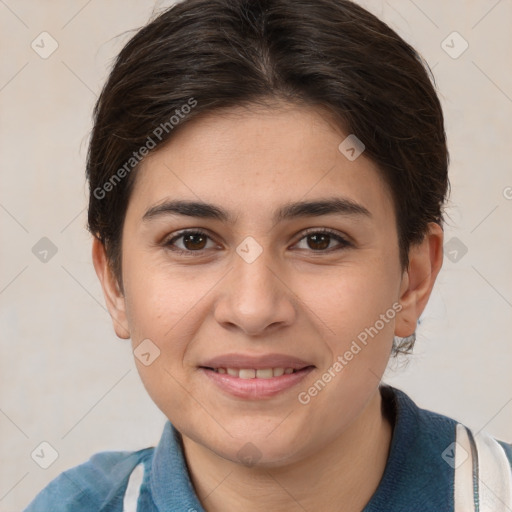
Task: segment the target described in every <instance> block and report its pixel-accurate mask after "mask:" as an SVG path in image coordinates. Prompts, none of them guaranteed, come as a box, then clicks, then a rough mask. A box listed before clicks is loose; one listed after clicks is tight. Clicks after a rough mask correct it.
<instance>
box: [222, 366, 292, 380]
mask: <svg viewBox="0 0 512 512" xmlns="http://www.w3.org/2000/svg"><path fill="white" fill-rule="evenodd" d="M214 371H215V372H217V373H227V374H228V375H232V376H233V377H238V378H240V379H271V378H272V377H280V376H281V375H283V374H287V375H289V374H290V373H294V372H295V371H297V370H294V369H293V368H261V369H258V370H256V369H254V368H241V369H238V368H215V369H214Z"/></svg>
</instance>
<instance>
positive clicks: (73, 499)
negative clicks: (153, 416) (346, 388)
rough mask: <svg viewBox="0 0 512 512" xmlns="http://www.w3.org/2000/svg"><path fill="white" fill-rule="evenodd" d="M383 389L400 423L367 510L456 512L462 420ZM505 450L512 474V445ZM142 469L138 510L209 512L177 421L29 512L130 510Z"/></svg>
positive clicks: (52, 492)
mask: <svg viewBox="0 0 512 512" xmlns="http://www.w3.org/2000/svg"><path fill="white" fill-rule="evenodd" d="M380 389H381V393H382V396H383V406H385V407H386V408H387V410H388V411H389V414H390V417H391V418H393V419H394V421H393V423H394V428H393V437H392V441H391V447H390V453H389V458H388V461H387V464H386V468H385V471H384V474H383V476H382V479H381V481H380V483H379V486H378V488H377V490H376V491H375V493H374V494H373V496H372V498H371V499H370V501H369V503H368V504H367V505H366V507H365V508H364V510H363V511H362V512H411V511H415V512H453V511H454V464H452V463H451V462H452V461H451V457H452V456H453V453H452V451H450V446H451V445H453V443H454V442H455V439H456V427H457V421H455V420H453V419H451V418H448V417H446V416H443V415H441V414H437V413H434V412H431V411H428V410H424V409H420V408H419V407H418V406H417V405H416V404H415V403H414V402H413V401H412V400H411V399H410V398H409V397H408V396H407V395H406V394H405V393H403V392H402V391H400V390H398V389H396V388H393V387H391V386H385V385H383V386H381V388H380ZM498 444H499V447H500V448H499V450H502V451H503V453H504V454H505V457H503V459H504V460H506V461H507V462H508V464H509V465H510V467H511V468H512V445H511V444H507V443H504V442H501V441H498ZM508 464H507V468H508ZM136 467H139V469H140V474H141V477H140V481H139V482H137V489H136V497H135V501H136V505H134V507H135V506H136V508H133V510H137V511H138V512H205V511H204V508H203V507H202V505H201V503H200V501H199V498H198V496H197V495H196V493H195V491H194V488H193V485H192V482H191V480H190V475H189V473H188V470H187V465H186V461H185V458H184V454H183V445H182V442H181V436H180V434H179V432H178V431H177V430H176V429H175V428H174V427H173V425H172V424H171V423H170V422H167V423H166V425H165V428H164V431H163V434H162V437H161V439H160V442H159V444H158V445H157V446H156V447H155V448H146V449H144V450H139V451H136V452H101V453H98V454H96V455H94V456H93V457H91V459H90V460H89V461H87V462H85V463H84V464H81V465H79V466H76V467H75V468H72V469H70V470H68V471H65V472H64V473H62V474H61V475H59V476H58V477H57V478H56V479H55V480H53V481H52V482H51V483H50V484H49V485H48V486H47V487H46V488H44V489H43V490H42V491H41V492H40V493H39V494H38V495H37V496H36V498H35V499H34V501H33V502H32V503H31V504H30V505H29V506H28V507H27V508H26V509H25V511H24V512H95V511H101V512H123V511H126V510H127V508H124V507H125V506H126V501H127V497H126V496H125V495H127V488H129V487H130V486H129V485H128V484H129V480H130V477H131V475H133V474H134V471H133V470H134V468H136ZM142 469H143V471H142ZM507 470H508V469H507ZM511 472H512V469H511ZM511 474H512V473H511ZM130 485H131V484H130ZM129 492H131V491H128V493H129Z"/></svg>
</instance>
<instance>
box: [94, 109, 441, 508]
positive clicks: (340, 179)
mask: <svg viewBox="0 0 512 512" xmlns="http://www.w3.org/2000/svg"><path fill="white" fill-rule="evenodd" d="M345 137H346V134H344V133H343V132H342V131H341V130H340V129H339V128H338V127H337V126H336V125H335V124H334V123H332V122H330V121H329V118H328V117H327V116H326V115H325V114H324V113H322V112H321V111H320V110H318V109H314V108H312V107H311V108H305V107H301V108H298V107H296V106H293V105H284V104H282V105H280V108H273V109H262V108H260V109H256V108H254V109H252V110H247V109H241V108H237V109H232V110H231V111H230V112H226V113H223V114H222V115H220V114H219V113H217V114H215V115H207V116H202V117H198V118H196V119H194V120H193V121H191V122H190V123H188V124H186V125H184V126H183V127H182V128H181V129H180V130H179V131H177V132H176V133H175V134H174V135H173V138H172V139H171V141H170V142H169V143H168V144H167V145H166V146H165V147H163V148H161V149H160V150H158V151H156V152H155V153H152V154H151V155H149V156H148V157H147V158H146V159H145V160H144V161H143V162H142V165H141V167H140V168H139V170H138V171H137V173H138V174H137V179H136V182H135V187H134V190H133V193H132V196H131V199H130V202H129V205H128V209H127V212H126V219H125V224H124V228H123V242H122V254H123V258H122V272H123V283H122V284H123V287H122V288H121V287H120V286H119V284H118V283H117V282H116V279H115V277H114V276H113V275H112V273H111V272H110V270H109V265H108V261H107V259H106V256H105V251H104V248H103V246H102V244H101V243H100V242H98V240H96V239H95V240H94V241H93V262H94V266H95V269H96V272H97V274H98V277H99V279H100V281H101V284H102V287H103V291H104V294H105V299H106V303H107V306H108V309H109V312H110V314H111V316H112V319H113V325H114V328H115V331H116V334H117V335H118V336H119V337H120V338H124V339H127V338H131V339H132V345H133V348H135V347H137V346H138V345H139V343H141V341H142V340H144V339H148V338H149V339H150V340H151V341H152V342H153V343H154V344H155V345H156V346H158V348H159V349H160V351H161V352H160V356H159V357H157V358H156V359H155V361H154V362H153V363H152V364H150V365H149V366H145V365H143V364H142V363H141V362H140V361H139V360H138V359H135V361H136V364H137V368H138V371H139V373H140V376H141V378H142V381H143V383H144V385H145V387H146V389H147V391H148V393H149V395H150V396H151V398H152V399H153V400H154V402H155V403H156V404H157V405H158V407H159V408H160V409H161V410H162V411H163V412H164V414H165V415H166V416H167V417H168V418H169V420H170V421H171V422H172V423H173V425H174V426H175V427H176V428H177V429H178V430H179V431H180V432H181V434H182V438H183V445H184V450H185V456H186V459H187V464H188V467H189V471H190V474H191V478H192V481H193V484H194V487H195V489H196V492H197V494H198V496H199V497H200V499H201V500H202V503H203V506H204V508H205V509H206V510H207V511H209V512H213V511H221V510H222V511H223V512H226V511H227V512H230V511H235V510H236V511H238V510H246V511H248V512H253V511H254V512H255V511H268V510H275V511H281V510H282V511H285V510H286V511H294V510H297V511H299V510H322V511H326V512H329V511H338V510H339V509H340V508H339V507H340V503H342V504H343V510H344V511H348V512H350V511H354V512H355V511H360V510H362V508H364V506H365V504H366V503H367V502H368V501H369V499H370V498H371V496H372V494H373V493H374V492H375V490H376V488H377V486H378V484H379V481H380V479H381V477H382V474H383V472H384V468H385V465H386V460H387V457H388V454H389V446H390V442H391V438H392V426H391V425H390V422H389V421H388V419H387V418H386V417H385V416H384V415H383V413H382V410H381V395H380V393H379V390H378V386H379V383H380V379H381V376H382V374H383V372H384V370H385V368H386V366H387V363H388V359H389V355H390V351H391V347H392V340H393V336H394V335H396V336H401V337H405V336H409V335H411V334H412V333H413V332H414V330H415V328H416V322H417V320H418V318H419V316H420V314H421V312H422V311H423V310H424V308H425V306H426V304H427V301H428V298H429V296H430V293H431V290H432V287H433V285H434V282H435V279H436V277H437V274H438V272H439V270H440V268H441V265H442V245H443V232H442V229H441V227H440V226H438V225H437V224H430V225H429V232H428V233H427V235H426V236H425V238H424V240H423V242H422V243H420V244H417V245H414V246H412V247H411V249H410V252H409V258H410V265H409V268H408V269H407V270H403V269H402V268H401V266H400V263H399V251H398V240H397V230H396V221H395V214H394V207H393V202H392V199H391V195H390V191H389V189H388V187H387V185H386V184H385V183H384V181H383V180H382V178H381V176H380V173H379V170H378V169H377V167H376V166H375V164H373V163H372V161H370V160H369V159H368V158H366V156H365V154H364V153H363V154H362V155H361V156H360V157H358V158H357V159H356V160H355V161H349V160H348V159H347V158H346V157H345V156H344V155H343V154H342V153H341V152H340V151H339V150H338V145H339V144H340V142H341V141H343V140H344V139H345ZM334 196H336V197H344V198H348V199H350V200H352V201H354V202H357V203H359V204H361V205H363V206H364V207H365V208H366V209H367V210H368V211H369V212H370V214H371V215H370V216H364V215H346V214H328V215H321V216H316V217H301V218H294V219H289V220H285V221H282V222H279V223H278V224H277V225H273V223H272V216H273V213H274V211H276V210H277V209H278V208H279V207H281V206H283V205H284V204H285V203H288V202H292V201H305V200H308V201H309V200H320V199H326V198H331V197H334ZM166 199H189V200H194V201H199V200H200V201H205V202H208V203H213V204H215V205H217V206H219V207H222V208H225V209H227V210H228V211H229V212H231V213H232V215H233V217H234V222H233V223H228V222H224V221H221V220H217V219H204V218H194V217H186V216H177V215H166V216H160V217H155V218H153V219H151V220H149V221H144V220H143V219H142V217H143V215H144V213H145V212H146V211H147V210H148V209H149V208H150V207H152V206H155V205H158V204H160V203H161V202H162V201H164V200H166ZM184 228H201V229H202V230H204V231H207V234H208V235H209V238H206V239H199V242H198V241H197V238H196V239H195V240H194V241H192V242H188V243H186V242H185V239H184V238H183V237H182V238H179V239H177V240H176V241H175V242H174V244H175V247H178V248H181V249H182V250H188V252H189V253H192V252H193V251H194V250H195V251H196V252H195V253H194V254H195V255H194V254H192V255H180V254H177V253H175V252H173V251H172V250H171V249H170V248H169V246H167V247H166V246H165V242H166V241H169V240H170V239H171V238H172V236H174V235H176V233H177V232H178V231H179V230H182V229H184ZM308 228H318V230H320V231H321V230H323V229H326V228H327V229H331V230H334V231H335V232H336V233H337V234H339V235H340V236H342V237H344V238H346V239H347V240H349V241H350V242H351V245H350V246H343V245H341V244H340V243H339V242H338V241H337V240H336V239H334V238H330V239H329V238H327V242H326V244H325V245H324V246H322V245H321V244H320V249H318V247H319V245H318V242H317V245H315V243H314V241H312V240H311V236H309V237H308V236H306V235H305V234H304V231H305V230H306V229H308ZM313 232H315V231H314V230H313ZM317 232H318V231H317ZM309 235H311V233H309ZM247 236H251V237H253V238H254V239H255V240H256V241H257V243H258V244H259V246H260V247H261V249H262V253H261V254H260V256H259V257H258V258H257V259H256V260H255V261H253V262H252V263H248V262H246V261H245V260H244V259H242V258H241V257H240V256H239V255H238V254H237V252H236V248H237V247H238V246H239V245H240V244H241V242H242V241H243V240H244V239H245V238H246V237H247ZM326 246H327V248H325V247H326ZM197 248H199V249H202V250H200V251H199V252H197ZM198 254H199V255H198ZM121 289H122V290H123V292H124V293H122V292H121V291H120V290H121ZM398 303H399V304H400V306H401V310H400V312H399V313H398V314H396V316H395V317H394V319H393V320H391V321H389V322H388V323H386V324H385V326H384V328H382V329H381V330H380V331H379V332H378V334H377V335H376V336H374V337H373V338H370V341H369V342H368V344H367V345H366V346H364V348H363V349H362V350H361V351H360V352H359V353H358V354H357V355H355V356H354V357H353V359H352V360H351V361H350V362H348V364H347V365H346V366H345V367H344V368H343V370H342V371H340V372H338V373H337V374H336V377H334V378H332V380H331V382H329V383H328V385H326V386H325V388H324V389H323V390H321V392H319V393H318V394H317V395H316V396H314V397H312V398H311V400H310V402H309V403H308V404H307V405H303V404H301V403H300V402H299V401H298V399H297V395H298V393H299V392H300V391H304V390H306V391H307V390H308V388H309V387H310V386H311V385H312V384H313V383H314V382H315V381H317V380H318V379H319V378H321V376H322V374H324V373H325V372H326V371H327V369H328V368H329V367H331V366H332V364H333V362H334V361H335V360H336V357H337V356H338V355H342V354H344V353H345V352H346V351H347V350H348V349H349V347H350V345H351V343H352V341H353V340H355V339H356V337H357V335H358V334H359V333H361V332H362V331H364V329H365V328H367V327H370V326H373V325H374V324H375V322H376V321H377V320H378V319H379V316H380V315H381V314H383V313H385V312H386V311H388V310H389V309H390V308H392V305H393V304H398ZM229 352H241V353H244V354H267V353H271V352H272V353H276V352H278V353H284V354H289V355H294V356H296V357H299V358H301V359H304V360H306V361H308V362H311V364H313V365H315V369H314V370H313V372H312V373H310V374H309V375H308V376H307V377H306V379H305V380H304V381H303V382H302V383H300V384H299V385H298V386H296V387H294V388H292V389H290V390H287V391H284V392H282V393H280V394H278V395H276V396H274V397H272V398H267V399H264V400H247V399H240V398H235V397H232V396H229V395H227V394H225V393H223V392H222V391H221V390H219V389H218V388H217V386H216V385H214V384H213V383H212V382H211V381H210V379H208V378H206V377H205V376H204V375H203V374H202V373H201V372H200V371H199V370H198V365H200V364H201V363H202V362H204V361H205V360H206V359H207V358H211V357H213V356H217V355H221V354H225V353H229ZM248 442H250V443H252V444H253V445H254V446H255V447H256V448H257V450H258V452H259V458H258V460H257V462H256V463H255V464H254V465H252V466H246V465H244V464H242V462H241V460H240V458H239V456H238V451H239V450H240V449H241V448H242V447H244V446H245V445H246V443H248ZM333 474H336V475H337V477H336V478H332V475H333Z"/></svg>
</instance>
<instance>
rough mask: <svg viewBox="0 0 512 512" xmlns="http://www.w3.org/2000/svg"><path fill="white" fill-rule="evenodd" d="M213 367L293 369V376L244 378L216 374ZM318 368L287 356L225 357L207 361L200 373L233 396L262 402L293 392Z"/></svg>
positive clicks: (291, 374)
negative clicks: (293, 388) (291, 390)
mask: <svg viewBox="0 0 512 512" xmlns="http://www.w3.org/2000/svg"><path fill="white" fill-rule="evenodd" d="M214 368H235V369H242V368H253V369H255V370H259V369H264V368H293V369H294V370H296V371H295V372H294V373H289V374H286V373H285V374H283V375H280V376H279V377H271V378H270V379H258V378H255V379H241V378H240V377H235V376H233V375H229V374H227V373H217V372H215V371H214V370H213V369H214ZM315 368H316V367H315V365H313V364H311V363H310V362H308V361H304V360H303V359H299V358H297V357H294V356H289V355H286V354H260V355H248V354H238V353H231V354H223V355H220V356H216V357H214V358H212V359H208V360H207V361H204V362H203V363H202V364H201V365H200V366H199V370H200V372H201V373H202V374H203V375H205V376H206V377H207V378H209V379H210V380H211V381H212V382H214V383H215V384H216V386H217V387H218V388H219V389H220V390H221V391H223V392H224V393H227V394H229V395H231V396H235V397H237V398H244V399H252V400H262V399H265V398H271V397H273V396H275V395H277V394H279V393H282V392H284V391H286V390H289V389H291V388H292V387H294V386H296V385H297V384H299V382H301V381H302V380H303V379H304V378H305V377H306V376H307V375H308V374H309V373H310V372H311V371H313V370H314V369H315Z"/></svg>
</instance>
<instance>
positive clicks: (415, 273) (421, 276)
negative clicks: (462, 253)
mask: <svg viewBox="0 0 512 512" xmlns="http://www.w3.org/2000/svg"><path fill="white" fill-rule="evenodd" d="M428 227H429V229H428V232H427V234H426V235H425V238H424V239H423V240H422V241H421V242H420V243H419V244H415V245H412V246H411V248H410V249H409V266H408V268H407V270H405V271H404V273H403V275H402V282H401V285H400V304H401V305H402V310H401V311H400V312H399V313H398V315H397V316H396V323H395V335H396V336H399V337H401V338H406V337H407V336H410V335H411V334H413V333H414V331H415V330H416V325H417V322H418V318H419V317H420V315H421V313H422V312H423V310H424V309H425V306H426V305H427V302H428V299H429V297H430V294H431V292H432V288H433V287H434V283H435V281H436V278H437V275H438V274H439V271H440V270H441V266H442V265H443V229H442V227H441V226H440V225H439V224H437V223H435V222H430V223H429V225H428Z"/></svg>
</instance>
